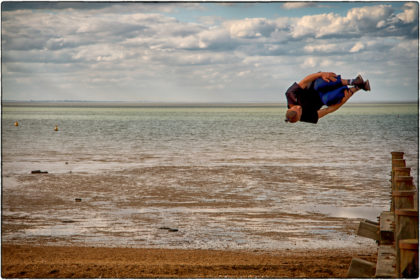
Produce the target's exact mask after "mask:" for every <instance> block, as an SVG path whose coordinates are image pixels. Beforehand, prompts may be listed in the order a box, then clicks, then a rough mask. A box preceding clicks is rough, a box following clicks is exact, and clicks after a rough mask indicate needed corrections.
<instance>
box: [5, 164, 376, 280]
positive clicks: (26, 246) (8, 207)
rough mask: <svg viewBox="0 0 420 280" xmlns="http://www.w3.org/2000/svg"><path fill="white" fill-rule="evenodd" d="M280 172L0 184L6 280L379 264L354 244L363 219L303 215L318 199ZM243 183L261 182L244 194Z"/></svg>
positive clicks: (360, 242)
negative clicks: (293, 196) (293, 186)
mask: <svg viewBox="0 0 420 280" xmlns="http://www.w3.org/2000/svg"><path fill="white" fill-rule="evenodd" d="M269 171H272V172H269ZM282 171H284V170H283V168H282V167H264V168H257V167H255V168H254V167H253V168H251V167H250V168H247V169H245V170H244V169H243V167H229V168H227V167H225V168H220V167H214V168H210V167H144V168H138V169H132V170H125V171H120V172H116V171H114V172H109V173H101V174H86V173H76V172H75V173H65V174H51V173H49V174H10V173H9V174H4V175H3V197H2V198H3V201H2V202H3V204H2V234H3V236H2V277H6V278H203V277H204V278H225V277H226V278H258V277H269V278H297V277H299V278H342V277H345V276H346V273H347V270H348V268H349V265H350V262H351V258H352V257H359V258H362V259H365V260H369V261H373V262H374V261H375V254H376V244H375V243H374V242H373V241H371V240H367V239H364V238H361V237H357V236H355V232H356V230H357V224H358V222H359V219H358V218H346V217H334V216H331V215H327V214H322V213H319V212H317V211H316V209H315V208H311V207H308V205H311V204H309V203H311V202H312V203H313V204H315V203H316V202H317V201H319V199H320V198H319V197H314V195H313V193H314V192H315V191H316V192H318V191H319V190H320V189H316V190H312V189H311V188H309V187H307V188H304V186H305V185H304V184H303V183H302V185H300V186H301V188H302V189H300V190H298V189H295V190H292V189H291V185H290V182H289V181H290V180H293V178H284V177H278V178H277V177H276V176H279V175H276V174H281V172H282ZM306 176H307V177H305V178H306V179H305V180H308V182H309V183H310V184H317V182H318V181H319V182H318V183H321V182H320V181H321V178H320V177H319V176H316V174H315V175H313V174H312V175H311V176H310V174H308V175H306ZM219 177H220V178H219ZM248 177H251V179H252V180H251V181H258V182H260V184H255V185H254V184H251V185H250V186H247V187H244V186H243V185H242V184H243V182H244V181H245V179H246V180H249V178H248ZM300 177H301V178H303V175H302V176H300ZM301 180H302V179H301ZM272 182H279V183H278V184H277V183H276V184H274V183H272ZM343 183H345V182H343ZM262 185H263V186H264V188H262V187H261V186H262ZM283 185H285V186H287V187H288V193H290V192H292V191H293V193H294V194H297V195H299V200H297V201H296V200H295V201H294V200H292V199H290V198H289V197H284V196H283V193H284V192H283V190H282V189H281V187H282V186H283ZM358 187H359V186H358V185H356V186H353V188H358ZM324 188H327V189H328V191H333V192H332V194H331V196H336V195H337V193H334V191H335V188H334V186H324ZM262 191H265V192H266V193H265V195H264V196H262ZM353 191H354V190H352V192H353ZM311 195H312V197H311ZM300 196H302V198H300ZM76 198H77V199H79V198H80V200H81V201H77V200H76ZM322 199H324V200H325V199H330V200H331V198H330V197H328V196H327V195H324V196H323V197H322ZM347 199H353V201H355V200H356V199H357V198H355V197H353V198H351V197H347ZM299 201H305V202H306V203H307V204H304V205H303V204H300V203H298V202H299ZM341 201H342V200H341ZM322 202H323V201H322V200H321V203H322ZM170 228H171V229H172V228H173V229H177V231H173V232H172V231H170V230H167V229H170Z"/></svg>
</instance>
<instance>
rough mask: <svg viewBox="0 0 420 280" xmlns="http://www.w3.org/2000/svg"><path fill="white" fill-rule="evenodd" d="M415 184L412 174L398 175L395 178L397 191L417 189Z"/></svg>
mask: <svg viewBox="0 0 420 280" xmlns="http://www.w3.org/2000/svg"><path fill="white" fill-rule="evenodd" d="M415 189H416V187H415V186H414V184H413V177H411V176H398V177H396V178H395V189H394V190H395V191H410V190H415Z"/></svg>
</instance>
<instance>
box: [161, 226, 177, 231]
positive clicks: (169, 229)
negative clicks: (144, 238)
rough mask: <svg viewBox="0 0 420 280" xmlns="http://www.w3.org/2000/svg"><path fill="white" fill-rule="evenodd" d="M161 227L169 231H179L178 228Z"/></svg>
mask: <svg viewBox="0 0 420 280" xmlns="http://www.w3.org/2000/svg"><path fill="white" fill-rule="evenodd" d="M159 229H164V230H167V231H169V232H177V231H178V229H177V228H170V227H160V228H159Z"/></svg>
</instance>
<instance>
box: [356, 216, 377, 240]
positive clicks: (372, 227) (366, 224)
mask: <svg viewBox="0 0 420 280" xmlns="http://www.w3.org/2000/svg"><path fill="white" fill-rule="evenodd" d="M357 235H359V236H363V237H366V238H370V239H373V240H375V241H379V224H378V223H375V222H372V221H369V220H363V221H361V222H360V224H359V227H358V229H357Z"/></svg>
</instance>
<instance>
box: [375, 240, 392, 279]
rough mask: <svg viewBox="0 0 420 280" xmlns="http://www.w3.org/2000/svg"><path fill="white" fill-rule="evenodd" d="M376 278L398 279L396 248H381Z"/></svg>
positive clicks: (383, 246) (379, 249)
mask: <svg viewBox="0 0 420 280" xmlns="http://www.w3.org/2000/svg"><path fill="white" fill-rule="evenodd" d="M375 277H376V278H397V271H396V256H395V248H394V247H393V246H392V245H380V246H379V248H378V260H377V263H376V273H375Z"/></svg>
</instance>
